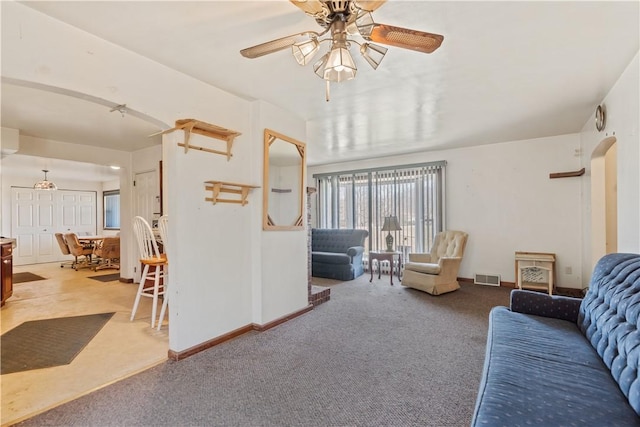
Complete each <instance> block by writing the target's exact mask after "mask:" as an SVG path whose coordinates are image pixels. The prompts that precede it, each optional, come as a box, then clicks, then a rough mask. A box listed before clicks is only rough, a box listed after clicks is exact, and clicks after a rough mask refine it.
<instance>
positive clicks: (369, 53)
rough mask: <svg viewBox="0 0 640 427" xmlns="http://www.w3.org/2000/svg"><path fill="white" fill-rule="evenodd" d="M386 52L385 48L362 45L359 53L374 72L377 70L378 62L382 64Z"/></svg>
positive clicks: (371, 44)
mask: <svg viewBox="0 0 640 427" xmlns="http://www.w3.org/2000/svg"><path fill="white" fill-rule="evenodd" d="M387 50H388V49H387V48H386V47H382V46H378V45H377V44H373V43H364V44H363V45H362V46H360V53H361V54H362V57H363V58H364V59H366V60H367V62H368V63H369V65H371V67H373V69H374V70H375V69H377V68H378V65H380V62H382V58H384V55H385V54H386V53H387Z"/></svg>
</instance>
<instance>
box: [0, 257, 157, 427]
mask: <svg viewBox="0 0 640 427" xmlns="http://www.w3.org/2000/svg"><path fill="white" fill-rule="evenodd" d="M13 270H14V273H19V272H26V271H28V272H31V273H35V274H38V275H40V276H42V277H46V278H47V280H39V281H35V282H26V283H18V284H14V287H13V296H12V297H11V298H9V299H8V300H7V302H6V304H5V306H4V307H2V310H1V321H2V322H1V331H2V333H5V332H6V331H8V330H10V329H13V328H14V327H16V326H18V325H20V324H21V323H22V322H25V321H28V320H39V319H49V318H56V317H65V316H79V315H85V314H94V313H105V312H115V313H116V314H115V315H114V316H113V317H112V318H111V320H110V321H109V322H108V323H107V324H106V325H105V326H104V327H103V328H102V330H100V332H98V334H97V335H96V337H95V338H94V339H93V340H92V341H91V342H90V343H89V344H88V345H87V346H86V347H85V348H84V350H83V351H82V352H81V353H80V354H79V355H78V356H77V357H76V358H75V359H74V360H73V362H71V363H70V364H69V365H64V366H59V367H54V368H45V369H36V370H32V371H26V372H19V373H14V374H7V375H2V376H0V388H1V399H2V402H1V409H2V415H1V423H2V426H6V425H11V424H13V423H15V422H18V421H20V420H24V419H26V418H29V417H31V416H33V415H35V414H38V413H41V412H44V411H46V410H47V409H50V408H52V407H54V406H57V405H59V404H61V403H64V402H67V401H69V400H73V399H75V398H77V397H79V396H82V395H84V394H87V393H89V392H91V391H93V390H96V389H98V388H100V387H103V386H105V385H108V384H111V383H113V382H115V381H118V380H120V379H123V378H125V377H128V376H130V375H133V374H135V373H137V372H140V371H142V370H145V369H147V368H150V367H152V366H154V365H156V364H158V363H161V362H163V361H165V360H167V350H168V347H169V338H168V336H169V335H168V331H167V325H166V317H165V325H163V327H162V329H161V331H157V330H155V329H151V327H150V324H149V321H150V319H151V299H150V298H143V299H142V301H141V302H140V307H139V308H138V312H137V314H136V319H135V320H134V321H133V322H130V321H129V316H130V314H131V307H132V306H133V300H134V297H135V293H136V288H137V285H134V284H133V283H121V282H117V281H114V282H106V283H105V282H100V281H98V280H94V279H89V278H88V277H89V276H96V275H106V274H113V273H115V272H116V270H101V271H99V272H97V273H96V272H94V271H91V270H89V269H83V270H79V271H75V270H72V269H70V268H68V267H65V268H60V264H59V263H52V264H36V265H26V266H19V267H15V266H14V269H13ZM158 312H159V308H158Z"/></svg>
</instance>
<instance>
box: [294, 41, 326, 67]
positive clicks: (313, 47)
mask: <svg viewBox="0 0 640 427" xmlns="http://www.w3.org/2000/svg"><path fill="white" fill-rule="evenodd" d="M318 49H320V43H319V42H318V40H317V39H316V38H315V37H314V38H311V39H309V40H305V41H303V42H300V43H296V44H294V45H293V46H291V52H292V53H293V57H294V58H295V59H296V61H297V62H298V64H300V65H307V64H308V63H309V62H311V60H312V59H313V57H314V56H316V53H318Z"/></svg>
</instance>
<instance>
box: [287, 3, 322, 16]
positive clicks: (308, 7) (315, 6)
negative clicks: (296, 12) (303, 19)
mask: <svg viewBox="0 0 640 427" xmlns="http://www.w3.org/2000/svg"><path fill="white" fill-rule="evenodd" d="M289 1H290V2H291V3H293V4H294V5H295V6H297V7H298V8H300V10H302V11H303V12H304V13H306V14H307V15H312V16H313V15H315V14H316V13H320V12H322V2H321V1H320V0H289Z"/></svg>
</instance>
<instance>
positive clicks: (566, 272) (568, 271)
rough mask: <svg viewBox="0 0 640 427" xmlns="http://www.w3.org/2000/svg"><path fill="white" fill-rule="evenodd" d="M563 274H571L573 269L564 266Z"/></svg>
mask: <svg viewBox="0 0 640 427" xmlns="http://www.w3.org/2000/svg"><path fill="white" fill-rule="evenodd" d="M564 274H573V269H572V268H571V267H570V266H569V267H565V268H564Z"/></svg>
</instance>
